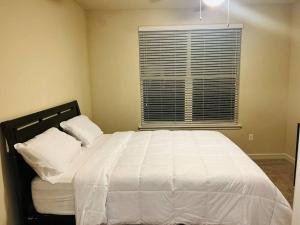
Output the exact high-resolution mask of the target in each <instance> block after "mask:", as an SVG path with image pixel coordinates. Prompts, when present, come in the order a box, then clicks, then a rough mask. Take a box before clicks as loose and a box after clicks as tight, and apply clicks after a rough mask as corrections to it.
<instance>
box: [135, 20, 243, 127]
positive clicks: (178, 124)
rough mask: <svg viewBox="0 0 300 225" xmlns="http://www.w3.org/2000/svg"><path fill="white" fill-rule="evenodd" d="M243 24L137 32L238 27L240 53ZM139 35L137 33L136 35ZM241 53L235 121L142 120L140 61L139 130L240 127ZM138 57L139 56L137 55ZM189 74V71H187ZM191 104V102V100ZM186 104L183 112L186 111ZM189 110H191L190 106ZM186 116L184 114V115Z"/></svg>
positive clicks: (158, 28) (147, 27)
mask: <svg viewBox="0 0 300 225" xmlns="http://www.w3.org/2000/svg"><path fill="white" fill-rule="evenodd" d="M243 27H244V26H243V24H229V25H228V24H215V25H183V26H141V27H139V28H138V32H141V31H192V30H201V29H206V30H208V29H214V30H215V29H234V28H238V29H241V39H240V41H241V43H240V53H241V50H242V47H241V45H242V32H243ZM138 36H139V35H138ZM138 43H139V51H140V40H138ZM241 58H242V55H241V54H240V60H239V65H238V75H237V77H236V78H235V79H236V84H237V88H236V98H235V100H236V101H237V103H236V104H237V106H236V107H235V110H236V112H235V114H236V115H235V121H233V122H227V121H216V122H215V123H212V121H201V122H190V123H182V122H176V121H153V122H149V121H148V122H145V121H144V120H143V118H144V117H143V113H144V106H143V104H144V103H143V85H142V82H143V78H142V69H141V62H140V61H139V63H140V66H139V68H140V73H139V76H140V91H141V93H140V97H141V98H140V103H141V119H140V126H139V129H140V130H153V129H166V128H167V129H199V128H200V129H204V128H205V129H224V130H226V129H240V128H241V127H242V126H241V124H240V123H239V92H240V62H241ZM139 59H140V57H139ZM188 74H189V76H191V74H190V72H189V73H188ZM186 92H187V88H186V89H185V95H186ZM191 104H193V102H191ZM186 110H187V109H186V106H185V109H184V112H185V113H186ZM190 110H193V109H192V108H191V107H190ZM185 117H186V116H185Z"/></svg>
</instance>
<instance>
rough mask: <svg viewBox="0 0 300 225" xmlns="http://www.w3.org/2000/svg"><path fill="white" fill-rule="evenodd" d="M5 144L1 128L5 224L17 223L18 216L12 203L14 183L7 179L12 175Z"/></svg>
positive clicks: (0, 145) (13, 200) (0, 142)
mask: <svg viewBox="0 0 300 225" xmlns="http://www.w3.org/2000/svg"><path fill="white" fill-rule="evenodd" d="M6 149H7V148H6V144H5V140H4V137H3V133H2V129H0V153H1V164H2V174H3V183H4V201H5V205H6V211H7V222H6V224H11V225H12V224H13V225H19V224H21V222H20V216H19V214H18V210H17V205H16V204H14V202H16V198H15V194H14V193H15V191H14V188H15V184H14V182H13V181H12V180H13V179H9V177H11V176H12V174H10V171H12V170H11V169H10V167H9V164H8V157H7V154H6V153H7V150H6Z"/></svg>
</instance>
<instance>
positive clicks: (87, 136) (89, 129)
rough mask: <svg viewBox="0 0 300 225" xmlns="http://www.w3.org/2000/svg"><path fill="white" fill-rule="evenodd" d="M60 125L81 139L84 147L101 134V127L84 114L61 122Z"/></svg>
mask: <svg viewBox="0 0 300 225" xmlns="http://www.w3.org/2000/svg"><path fill="white" fill-rule="evenodd" d="M60 126H61V127H62V128H63V129H64V130H65V131H67V132H68V133H69V134H71V135H73V136H74V137H76V138H77V139H78V140H79V141H81V142H82V144H83V146H85V147H90V146H91V145H92V144H93V143H94V142H95V140H96V139H97V138H98V137H100V136H101V135H102V134H103V132H102V131H101V129H100V128H99V127H98V126H97V125H96V124H95V123H93V122H92V121H91V120H90V119H89V118H88V117H87V116H84V115H80V116H76V117H74V118H72V119H69V120H67V121H64V122H61V123H60Z"/></svg>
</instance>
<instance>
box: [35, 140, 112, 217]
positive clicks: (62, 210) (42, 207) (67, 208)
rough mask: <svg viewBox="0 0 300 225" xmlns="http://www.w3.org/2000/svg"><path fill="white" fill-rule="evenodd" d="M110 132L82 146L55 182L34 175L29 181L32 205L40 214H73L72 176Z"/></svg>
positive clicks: (99, 146)
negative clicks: (88, 146) (79, 152)
mask: <svg viewBox="0 0 300 225" xmlns="http://www.w3.org/2000/svg"><path fill="white" fill-rule="evenodd" d="M110 137H111V135H110V134H104V135H102V136H101V137H100V138H99V139H98V140H97V141H96V142H95V144H94V145H93V146H91V147H90V148H83V151H82V152H81V154H80V155H79V156H78V157H77V158H76V159H75V160H74V161H73V162H72V163H71V164H70V166H69V167H68V169H67V170H66V171H65V173H63V174H62V175H61V176H60V178H59V179H57V183H55V184H51V183H49V182H47V181H44V180H42V179H41V178H40V177H38V176H37V177H35V178H34V179H33V180H32V182H31V192H32V200H33V205H34V207H35V209H36V211H37V212H39V213H42V214H56V215H74V214H75V212H74V208H75V207H74V206H75V203H74V191H73V182H72V181H73V177H74V175H75V174H76V172H77V171H78V169H79V168H80V167H81V166H82V165H83V164H84V163H85V162H86V161H87V160H89V158H90V157H92V155H93V154H95V152H96V151H97V150H98V149H99V148H101V146H102V145H103V144H104V143H105V142H106V141H107V140H109V138H110Z"/></svg>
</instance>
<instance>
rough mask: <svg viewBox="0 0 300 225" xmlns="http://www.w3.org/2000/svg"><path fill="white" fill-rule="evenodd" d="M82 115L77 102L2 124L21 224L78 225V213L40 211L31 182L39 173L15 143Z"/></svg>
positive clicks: (8, 167)
mask: <svg viewBox="0 0 300 225" xmlns="http://www.w3.org/2000/svg"><path fill="white" fill-rule="evenodd" d="M78 115H80V109H79V106H78V103H77V101H72V102H69V103H66V104H63V105H60V106H56V107H53V108H50V109H46V110H43V111H40V112H37V113H33V114H30V115H27V116H23V117H20V118H17V119H14V120H9V121H6V122H3V123H1V128H2V130H3V135H4V139H5V141H6V143H7V149H5V150H4V151H5V152H4V153H3V154H2V155H4V156H5V157H4V158H5V160H6V161H5V162H6V163H5V164H6V165H7V169H8V170H9V175H10V176H9V179H11V180H12V182H13V184H14V185H13V186H12V187H10V188H11V189H12V191H11V192H12V194H13V195H14V197H15V201H14V202H13V204H14V206H16V208H17V211H18V214H19V217H20V218H19V223H20V225H75V216H74V215H70V216H60V215H49V214H40V213H38V212H37V211H36V210H35V208H34V206H33V202H32V195H31V181H32V179H33V178H34V177H35V176H37V175H36V173H35V172H34V170H32V169H31V167H30V166H28V165H27V163H25V161H24V160H23V158H22V157H21V155H20V154H18V152H17V151H16V150H15V148H14V144H16V143H18V142H25V141H27V140H29V139H31V138H33V137H34V136H36V135H38V134H40V133H42V132H44V131H46V130H47V129H49V128H51V127H57V128H59V124H60V122H62V121H65V120H68V119H70V118H73V117H75V116H78Z"/></svg>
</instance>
